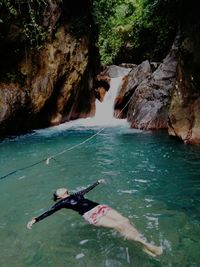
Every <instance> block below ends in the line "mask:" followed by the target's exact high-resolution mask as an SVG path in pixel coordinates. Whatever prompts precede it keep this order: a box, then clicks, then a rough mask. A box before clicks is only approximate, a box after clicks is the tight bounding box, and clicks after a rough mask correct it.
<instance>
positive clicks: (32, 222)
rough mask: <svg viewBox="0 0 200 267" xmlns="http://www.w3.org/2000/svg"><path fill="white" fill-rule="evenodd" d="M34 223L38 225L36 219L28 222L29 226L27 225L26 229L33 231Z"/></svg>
mask: <svg viewBox="0 0 200 267" xmlns="http://www.w3.org/2000/svg"><path fill="white" fill-rule="evenodd" d="M34 223H36V219H35V218H33V219H32V220H31V221H30V222H28V223H27V225H26V227H27V228H28V229H29V230H31V229H32V226H33V224H34Z"/></svg>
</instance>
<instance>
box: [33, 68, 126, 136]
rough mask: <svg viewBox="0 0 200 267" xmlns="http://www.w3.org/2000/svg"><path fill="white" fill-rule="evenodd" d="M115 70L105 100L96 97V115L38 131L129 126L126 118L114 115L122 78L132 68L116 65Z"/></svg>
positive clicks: (48, 132) (50, 131)
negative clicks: (118, 117)
mask: <svg viewBox="0 0 200 267" xmlns="http://www.w3.org/2000/svg"><path fill="white" fill-rule="evenodd" d="M114 70H115V72H113V69H112V73H111V74H113V76H112V75H110V77H112V78H111V81H110V88H109V90H108V92H106V94H105V96H104V100H103V102H100V101H99V100H98V99H96V102H95V105H96V113H95V116H94V117H92V118H86V119H77V120H74V121H69V122H66V123H63V124H60V125H58V126H53V127H50V128H48V129H42V130H37V132H38V133H40V134H47V135H51V134H52V133H54V132H59V131H65V130H66V129H69V128H76V129H79V128H80V129H83V128H90V127H92V128H93V127H115V126H122V127H125V128H127V127H129V124H128V122H127V120H126V119H117V118H115V117H114V103H115V98H116V96H117V94H118V91H119V87H120V85H121V81H122V78H123V77H124V75H126V74H127V73H128V72H129V71H130V69H125V68H120V67H117V68H116V67H115V69H114ZM116 71H117V72H116Z"/></svg>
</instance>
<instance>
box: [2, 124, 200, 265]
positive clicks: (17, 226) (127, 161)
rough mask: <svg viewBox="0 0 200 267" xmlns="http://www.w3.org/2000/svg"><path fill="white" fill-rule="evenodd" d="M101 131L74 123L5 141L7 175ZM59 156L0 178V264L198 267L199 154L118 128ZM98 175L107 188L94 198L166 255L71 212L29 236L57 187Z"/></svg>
mask: <svg viewBox="0 0 200 267" xmlns="http://www.w3.org/2000/svg"><path fill="white" fill-rule="evenodd" d="M68 125H70V124H68ZM99 129H100V128H99V127H85V126H84V125H83V124H79V125H78V124H77V123H76V124H75V125H74V126H73V124H71V126H70V127H69V126H67V127H66V125H62V126H59V127H54V128H50V129H46V130H41V131H36V132H34V133H32V134H27V135H25V136H20V137H16V138H13V139H6V140H4V141H2V142H1V144H0V155H1V156H0V163H1V169H0V171H1V173H0V174H1V176H3V175H4V174H6V173H8V172H10V171H12V170H15V169H18V168H21V167H23V166H26V165H29V164H32V163H34V162H37V161H39V160H41V159H44V158H47V157H49V156H51V155H53V154H56V153H58V152H60V151H62V150H63V149H65V148H66V149H67V148H69V147H71V146H73V145H76V144H78V143H81V142H83V141H84V140H86V139H87V138H89V137H91V136H92V135H93V134H95V133H97V132H98V131H99ZM55 159H56V160H51V161H50V164H49V165H46V164H45V163H44V162H43V163H40V164H38V165H36V166H34V167H32V168H29V169H26V170H23V171H18V172H16V173H15V174H13V175H11V176H8V177H7V178H5V179H1V180H0V183H1V186H0V200H1V217H0V239H1V243H0V253H1V257H0V266H1V267H11V266H15V267H28V266H38V267H46V266H48V267H55V266H56V267H61V266H62V267H64V266H81V267H82V266H84V267H85V266H87V267H93V266H95V267H103V266H105V267H118V266H122V267H126V266H131V267H152V266H156V267H157V266H169V267H171V266H172V267H174V266H176V267H178V266H180V267H189V266H192V267H194V266H195V267H197V266H200V252H199V247H200V241H199V236H200V215H199V214H200V205H199V201H200V168H199V166H200V149H199V148H197V147H192V146H188V145H187V146H186V145H184V144H183V143H181V142H177V141H176V140H174V139H171V138H170V137H169V136H167V134H165V133H162V132H161V133H152V132H142V131H135V130H130V129H129V128H128V127H127V126H126V124H123V125H120V124H119V125H118V126H116V125H114V126H113V127H107V128H105V129H104V130H103V131H102V132H100V133H99V134H98V135H97V136H95V138H93V139H92V140H90V141H89V142H87V143H85V144H84V145H82V146H79V147H77V148H76V149H74V150H71V151H68V152H66V153H64V154H63V155H60V156H58V157H56V158H55ZM99 178H104V179H106V181H107V185H99V186H98V187H96V188H95V189H94V190H93V191H91V192H90V193H89V194H88V197H89V198H91V199H93V200H94V201H98V202H100V203H105V204H108V205H110V206H112V207H113V208H116V209H117V210H118V211H120V212H121V213H123V214H124V215H125V216H128V217H129V218H130V220H131V221H132V222H134V224H135V225H136V227H137V228H138V229H139V230H140V231H141V232H142V233H144V235H145V236H146V237H147V239H148V240H149V241H152V242H154V243H155V244H158V245H159V244H160V245H162V246H163V247H164V254H163V256H161V257H160V258H158V259H153V258H151V257H149V256H148V255H146V254H145V253H144V252H143V251H142V249H141V247H140V246H139V245H137V244H136V243H134V242H131V241H126V240H124V239H123V238H121V237H120V236H119V235H118V234H116V233H115V232H114V231H112V230H109V229H104V228H95V227H93V226H90V225H88V224H87V223H85V222H84V220H83V219H82V217H80V216H79V215H78V214H76V213H75V212H73V211H70V210H61V211H59V212H57V213H56V214H54V215H52V216H50V217H49V218H46V219H45V220H43V221H41V222H40V223H38V224H35V225H34V226H33V229H32V230H31V231H29V230H27V229H26V223H27V222H28V221H29V220H30V219H31V218H32V217H34V216H38V215H39V214H41V213H42V212H44V211H45V210H46V209H47V208H49V207H50V206H51V205H52V204H53V201H52V200H51V198H52V194H53V192H54V190H55V189H56V188H58V187H63V186H66V187H68V188H69V189H70V190H71V192H75V191H77V190H79V189H81V188H83V187H85V186H88V185H90V184H91V183H93V182H94V181H96V180H97V179H99Z"/></svg>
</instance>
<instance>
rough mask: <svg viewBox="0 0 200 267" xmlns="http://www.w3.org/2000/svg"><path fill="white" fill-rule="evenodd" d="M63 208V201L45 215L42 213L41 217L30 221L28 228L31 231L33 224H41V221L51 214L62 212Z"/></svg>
mask: <svg viewBox="0 0 200 267" xmlns="http://www.w3.org/2000/svg"><path fill="white" fill-rule="evenodd" d="M62 208H63V203H62V201H60V202H58V203H56V204H55V205H53V206H52V207H51V208H50V209H49V210H47V211H45V212H44V213H42V214H41V215H39V216H38V217H35V218H33V219H32V220H31V221H29V222H28V223H27V228H28V229H31V228H32V226H33V224H35V223H36V222H39V221H41V220H43V219H44V218H46V217H48V216H50V215H51V214H53V213H55V212H56V211H58V210H60V209H62Z"/></svg>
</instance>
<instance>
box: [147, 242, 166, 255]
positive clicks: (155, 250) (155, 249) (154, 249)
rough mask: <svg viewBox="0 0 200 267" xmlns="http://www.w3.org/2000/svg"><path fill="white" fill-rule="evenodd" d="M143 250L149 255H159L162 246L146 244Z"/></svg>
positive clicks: (161, 251)
mask: <svg viewBox="0 0 200 267" xmlns="http://www.w3.org/2000/svg"><path fill="white" fill-rule="evenodd" d="M144 251H145V252H146V253H148V254H149V255H151V256H153V257H156V256H160V255H161V254H162V253H163V248H162V247H157V246H154V245H152V244H146V245H144Z"/></svg>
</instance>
